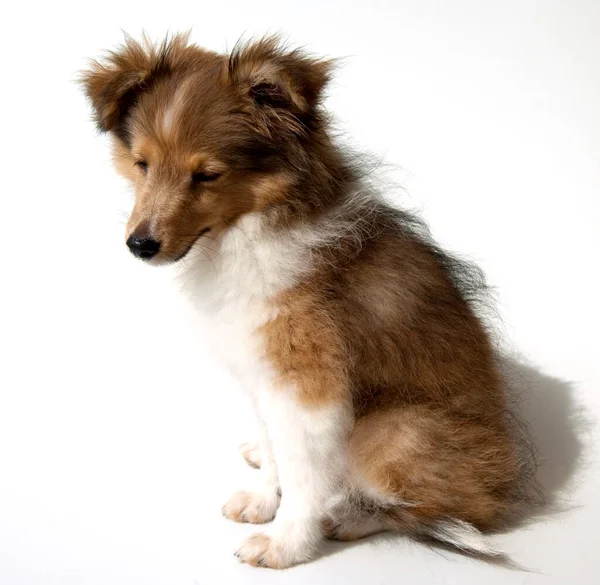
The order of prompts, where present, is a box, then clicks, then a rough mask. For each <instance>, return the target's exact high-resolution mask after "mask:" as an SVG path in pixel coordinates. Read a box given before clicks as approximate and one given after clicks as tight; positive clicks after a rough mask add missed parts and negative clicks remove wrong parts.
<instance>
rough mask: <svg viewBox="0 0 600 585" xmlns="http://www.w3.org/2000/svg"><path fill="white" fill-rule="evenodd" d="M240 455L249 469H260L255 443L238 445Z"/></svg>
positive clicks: (257, 448) (257, 449)
mask: <svg viewBox="0 0 600 585" xmlns="http://www.w3.org/2000/svg"><path fill="white" fill-rule="evenodd" d="M240 453H241V454H242V457H243V458H244V459H245V460H246V463H247V464H248V465H249V466H250V467H254V468H255V469H259V468H260V465H261V463H262V459H261V456H260V448H259V447H258V444H257V443H242V444H241V445H240Z"/></svg>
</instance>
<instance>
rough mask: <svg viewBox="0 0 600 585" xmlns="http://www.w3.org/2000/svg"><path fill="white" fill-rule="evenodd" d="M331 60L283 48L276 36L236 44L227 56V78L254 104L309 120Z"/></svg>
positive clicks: (328, 74) (331, 64)
mask: <svg viewBox="0 0 600 585" xmlns="http://www.w3.org/2000/svg"><path fill="white" fill-rule="evenodd" d="M332 66H333V62H332V61H326V60H321V59H315V58H312V57H310V56H308V55H306V54H305V53H304V52H302V51H300V50H298V49H296V50H291V51H290V50H286V49H285V48H283V47H282V45H281V42H280V41H279V39H278V38H277V37H268V38H265V39H262V40H260V41H258V42H255V43H250V44H246V45H242V46H239V47H236V48H235V49H234V50H233V52H232V53H231V56H230V57H229V69H228V74H229V80H230V82H231V83H233V84H235V85H237V86H238V88H239V89H240V91H241V92H242V93H243V94H244V95H245V96H247V97H249V98H250V99H251V100H252V101H253V102H254V104H255V105H256V107H258V108H269V109H275V110H279V111H280V112H289V113H291V114H292V115H294V116H295V117H296V118H297V119H298V120H301V121H303V120H306V121H308V120H309V119H310V118H311V117H312V116H314V114H315V113H316V111H317V109H318V106H319V104H320V101H321V98H322V95H323V89H324V88H325V86H326V85H327V82H328V81H329V79H330V76H331V70H332Z"/></svg>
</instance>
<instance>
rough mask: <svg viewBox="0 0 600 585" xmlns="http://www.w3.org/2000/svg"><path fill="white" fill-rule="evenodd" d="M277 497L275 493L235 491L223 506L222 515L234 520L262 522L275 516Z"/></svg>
mask: <svg viewBox="0 0 600 585" xmlns="http://www.w3.org/2000/svg"><path fill="white" fill-rule="evenodd" d="M278 506H279V497H278V496H277V494H276V493H273V494H266V493H262V492H236V493H235V494H233V496H231V498H229V501H228V502H227V503H226V504H225V505H224V506H223V509H222V512H223V516H225V517H226V518H229V519H230V520H234V521H235V522H249V523H250V524H264V523H265V522H271V520H273V518H275V513H276V512H277V507H278Z"/></svg>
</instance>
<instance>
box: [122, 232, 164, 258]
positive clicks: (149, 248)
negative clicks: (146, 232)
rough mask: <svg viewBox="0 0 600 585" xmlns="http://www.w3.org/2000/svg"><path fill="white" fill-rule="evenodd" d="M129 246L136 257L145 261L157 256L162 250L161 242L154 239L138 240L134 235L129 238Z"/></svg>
mask: <svg viewBox="0 0 600 585" xmlns="http://www.w3.org/2000/svg"><path fill="white" fill-rule="evenodd" d="M127 246H128V247H129V250H130V251H131V253H132V254H133V255H134V256H137V257H138V258H142V259H144V260H148V259H150V258H152V257H153V256H156V254H157V253H158V251H159V250H160V242H157V241H156V240H153V239H152V238H138V237H137V236H133V235H132V236H129V237H128V238H127Z"/></svg>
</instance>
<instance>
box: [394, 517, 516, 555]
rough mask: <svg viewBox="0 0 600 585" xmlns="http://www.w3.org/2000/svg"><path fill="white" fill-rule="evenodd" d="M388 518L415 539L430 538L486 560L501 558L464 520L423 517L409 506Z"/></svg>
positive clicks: (480, 533)
mask: <svg viewBox="0 0 600 585" xmlns="http://www.w3.org/2000/svg"><path fill="white" fill-rule="evenodd" d="M388 514H389V512H388ZM388 518H390V520H391V523H392V525H393V526H392V527H393V529H395V530H398V531H400V532H407V533H409V534H412V535H414V536H415V537H417V538H431V539H433V540H436V541H438V542H441V543H443V544H446V545H449V546H451V547H453V548H456V549H458V550H460V551H462V552H464V553H466V554H469V555H473V556H477V557H482V558H488V559H501V558H504V557H505V555H504V554H503V553H502V552H501V551H499V550H497V549H496V548H494V546H493V545H492V543H491V542H490V541H489V539H488V537H487V536H485V535H484V534H483V533H482V532H480V531H479V530H478V529H477V528H475V526H473V525H472V524H469V523H468V522H465V521H464V520H458V519H457V518H448V517H444V518H439V519H427V520H425V519H423V518H420V517H418V516H417V515H416V514H414V513H413V512H412V511H411V509H410V507H408V508H403V509H398V508H395V509H394V511H393V512H392V513H391V514H389V515H388Z"/></svg>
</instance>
